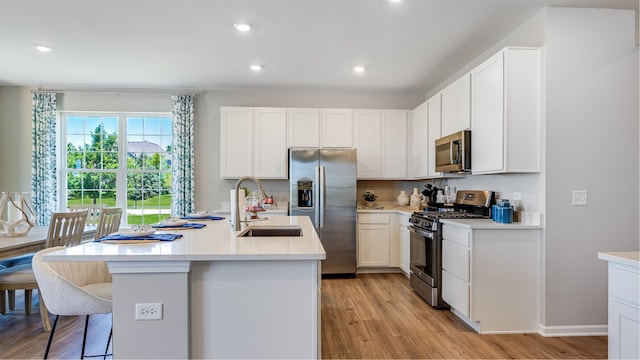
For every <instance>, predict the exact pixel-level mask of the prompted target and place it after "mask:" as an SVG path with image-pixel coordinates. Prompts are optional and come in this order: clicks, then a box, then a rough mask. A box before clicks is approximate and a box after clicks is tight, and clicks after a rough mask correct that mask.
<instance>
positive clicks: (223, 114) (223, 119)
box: [220, 107, 253, 179]
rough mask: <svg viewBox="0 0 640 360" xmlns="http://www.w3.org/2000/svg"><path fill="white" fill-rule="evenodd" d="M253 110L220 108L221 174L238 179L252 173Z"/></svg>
mask: <svg viewBox="0 0 640 360" xmlns="http://www.w3.org/2000/svg"><path fill="white" fill-rule="evenodd" d="M252 143H253V142H252V111H251V108H245V107H221V108H220V176H221V177H222V178H225V179H237V178H240V177H243V176H248V175H251V174H252V155H253V152H252V148H251V146H252Z"/></svg>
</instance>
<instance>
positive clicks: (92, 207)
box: [69, 204, 107, 226]
mask: <svg viewBox="0 0 640 360" xmlns="http://www.w3.org/2000/svg"><path fill="white" fill-rule="evenodd" d="M106 207H107V206H106V205H104V204H71V205H69V210H70V211H78V210H85V209H86V210H89V213H88V214H87V221H86V224H87V225H90V226H94V225H97V224H98V222H99V221H100V213H102V209H104V208H106Z"/></svg>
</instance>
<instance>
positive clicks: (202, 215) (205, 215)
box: [187, 212, 209, 219]
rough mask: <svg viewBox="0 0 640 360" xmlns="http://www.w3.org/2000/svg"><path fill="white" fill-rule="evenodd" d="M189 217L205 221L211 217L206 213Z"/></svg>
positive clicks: (193, 214) (189, 215)
mask: <svg viewBox="0 0 640 360" xmlns="http://www.w3.org/2000/svg"><path fill="white" fill-rule="evenodd" d="M187 216H188V217H191V218H194V219H203V218H206V217H209V213H207V212H204V213H199V212H198V213H192V214H188V215H187Z"/></svg>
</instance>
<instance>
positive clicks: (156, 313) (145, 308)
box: [136, 303, 162, 320]
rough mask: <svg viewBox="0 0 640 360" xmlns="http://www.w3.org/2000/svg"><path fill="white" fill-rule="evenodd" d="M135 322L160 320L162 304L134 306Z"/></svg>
mask: <svg viewBox="0 0 640 360" xmlns="http://www.w3.org/2000/svg"><path fill="white" fill-rule="evenodd" d="M136 320H162V303H141V304H136Z"/></svg>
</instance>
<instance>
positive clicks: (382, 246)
mask: <svg viewBox="0 0 640 360" xmlns="http://www.w3.org/2000/svg"><path fill="white" fill-rule="evenodd" d="M357 240H358V267H388V266H389V214H388V213H360V214H358V237H357Z"/></svg>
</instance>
